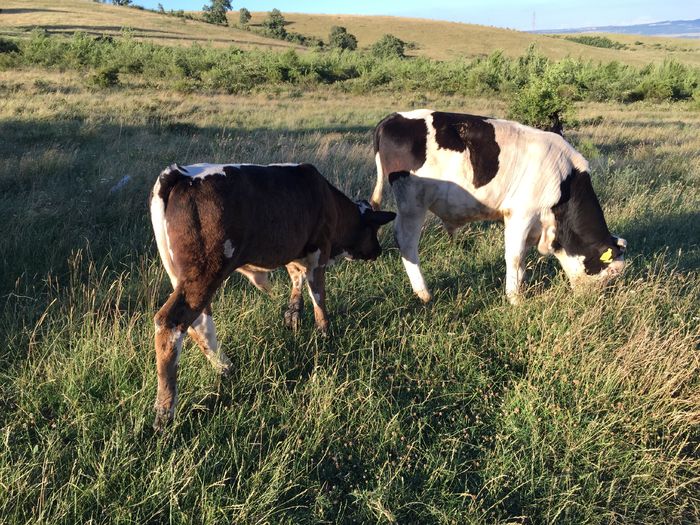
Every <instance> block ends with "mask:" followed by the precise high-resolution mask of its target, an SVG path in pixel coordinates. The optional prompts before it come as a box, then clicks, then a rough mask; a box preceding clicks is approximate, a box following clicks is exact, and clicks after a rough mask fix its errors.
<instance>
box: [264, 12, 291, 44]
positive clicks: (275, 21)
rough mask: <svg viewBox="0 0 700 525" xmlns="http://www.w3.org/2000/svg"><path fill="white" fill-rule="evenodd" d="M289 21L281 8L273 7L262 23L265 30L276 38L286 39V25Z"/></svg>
mask: <svg viewBox="0 0 700 525" xmlns="http://www.w3.org/2000/svg"><path fill="white" fill-rule="evenodd" d="M286 24H287V21H286V20H285V19H284V16H283V15H282V13H281V12H280V10H279V9H273V10H272V11H270V12H269V13H268V14H267V18H265V20H264V21H263V23H262V25H263V27H264V28H265V31H266V32H267V33H268V34H269V35H270V36H272V37H274V38H281V39H284V38H285V37H286V36H287V30H286V29H285V28H284V26H285V25H286Z"/></svg>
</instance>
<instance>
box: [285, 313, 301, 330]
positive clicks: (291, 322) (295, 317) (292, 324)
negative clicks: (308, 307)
mask: <svg viewBox="0 0 700 525" xmlns="http://www.w3.org/2000/svg"><path fill="white" fill-rule="evenodd" d="M284 326H286V327H287V328H289V329H290V330H292V331H293V332H296V331H298V330H299V328H300V327H301V308H289V309H288V310H287V311H286V312H284Z"/></svg>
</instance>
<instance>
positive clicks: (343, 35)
mask: <svg viewBox="0 0 700 525" xmlns="http://www.w3.org/2000/svg"><path fill="white" fill-rule="evenodd" d="M328 45H329V46H330V47H331V48H336V49H347V50H350V51H354V50H355V49H357V37H356V36H355V35H353V34H352V33H348V30H347V28H345V27H342V26H332V27H331V31H330V34H329V35H328Z"/></svg>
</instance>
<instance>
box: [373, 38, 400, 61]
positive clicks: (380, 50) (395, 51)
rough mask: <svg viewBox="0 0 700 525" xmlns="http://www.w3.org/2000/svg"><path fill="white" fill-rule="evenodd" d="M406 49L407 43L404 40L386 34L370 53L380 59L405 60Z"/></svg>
mask: <svg viewBox="0 0 700 525" xmlns="http://www.w3.org/2000/svg"><path fill="white" fill-rule="evenodd" d="M405 48H406V43H405V42H404V41H403V40H401V39H400V38H398V37H396V36H394V35H390V34H385V35H384V36H382V37H381V38H380V39H379V40H377V41H376V42H375V43H374V44H372V47H370V52H371V53H372V54H373V55H374V56H376V57H379V58H403V57H404V56H405V54H404V50H405Z"/></svg>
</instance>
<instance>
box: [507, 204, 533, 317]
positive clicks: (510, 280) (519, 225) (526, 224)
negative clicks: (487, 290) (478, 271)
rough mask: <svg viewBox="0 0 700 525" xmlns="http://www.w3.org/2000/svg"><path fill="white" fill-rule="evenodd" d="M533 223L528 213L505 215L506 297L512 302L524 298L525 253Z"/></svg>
mask: <svg viewBox="0 0 700 525" xmlns="http://www.w3.org/2000/svg"><path fill="white" fill-rule="evenodd" d="M532 223H533V217H531V216H527V215H506V217H505V231H504V235H505V261H506V297H507V298H508V301H509V302H510V303H511V304H519V303H520V302H521V299H522V283H523V278H524V277H525V255H526V253H527V247H528V242H527V241H528V235H529V233H530V228H531V227H532Z"/></svg>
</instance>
